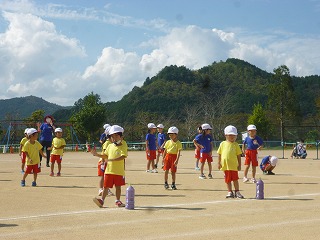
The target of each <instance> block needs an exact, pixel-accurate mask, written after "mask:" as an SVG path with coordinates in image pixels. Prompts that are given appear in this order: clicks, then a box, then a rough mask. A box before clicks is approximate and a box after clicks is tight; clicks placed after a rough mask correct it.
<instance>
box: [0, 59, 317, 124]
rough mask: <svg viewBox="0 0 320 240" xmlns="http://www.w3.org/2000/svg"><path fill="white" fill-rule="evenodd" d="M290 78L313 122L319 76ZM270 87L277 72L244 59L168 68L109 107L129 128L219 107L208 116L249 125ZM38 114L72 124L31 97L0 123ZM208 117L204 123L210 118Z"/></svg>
mask: <svg viewBox="0 0 320 240" xmlns="http://www.w3.org/2000/svg"><path fill="white" fill-rule="evenodd" d="M291 77H292V81H293V86H294V91H295V92H296V95H297V99H298V100H297V108H298V107H299V108H300V109H301V115H302V116H303V117H304V119H308V120H309V123H310V122H312V121H314V120H313V119H315V118H316V114H317V113H318V112H319V108H320V91H319V89H320V76H317V75H315V76H307V77H295V76H291ZM271 83H274V80H273V74H272V73H268V72H266V71H264V70H261V69H259V68H258V67H256V66H254V65H252V64H250V63H248V62H245V61H242V60H239V59H228V60H227V61H225V62H222V61H220V62H214V63H212V64H211V65H209V66H205V67H203V68H201V69H199V70H190V69H188V68H186V67H184V66H180V67H178V66H174V65H173V66H167V67H164V68H163V69H162V70H161V71H160V72H159V73H158V74H157V75H155V76H153V77H151V78H149V77H148V78H147V79H146V80H145V82H144V84H143V86H141V87H134V88H133V89H132V90H131V92H129V93H128V94H126V95H125V96H124V97H123V98H122V99H121V100H120V101H117V102H108V103H106V106H107V111H108V122H111V123H127V124H130V123H137V121H138V122H140V123H143V124H144V123H145V122H147V121H156V120H157V121H164V119H167V120H168V122H169V121H170V120H172V121H171V122H185V121H186V119H187V118H188V116H187V113H186V110H185V109H186V108H198V109H201V110H202V113H201V114H203V112H206V109H209V110H210V108H213V107H214V108H215V109H214V111H213V110H212V109H211V110H210V111H208V112H211V114H212V113H214V112H215V111H216V112H218V111H225V112H227V113H228V114H230V116H231V117H232V118H238V119H237V121H238V122H241V124H243V125H246V121H247V116H248V114H250V113H252V108H253V105H254V104H256V103H258V102H259V103H261V104H262V105H263V106H266V103H267V102H268V89H269V85H270V84H271ZM223 108H225V109H223ZM39 109H43V110H45V112H46V114H53V115H54V117H55V119H56V120H57V121H67V120H68V119H69V118H70V116H71V114H72V108H71V107H62V106H59V105H56V104H53V103H49V102H47V101H45V100H43V99H42V98H37V97H34V96H29V97H21V98H12V99H8V100H0V119H1V120H3V119H5V118H6V116H7V117H8V116H9V117H10V118H11V119H23V118H25V117H28V116H30V114H31V113H32V112H33V111H35V110H39ZM271 111H272V109H271ZM317 111H318V112H317ZM205 114H206V113H204V116H202V115H201V116H199V119H201V120H203V119H205V118H206V116H205ZM210 117H211V118H212V116H208V119H210ZM168 118H169V119H168ZM215 118H216V117H215Z"/></svg>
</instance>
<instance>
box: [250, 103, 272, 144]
mask: <svg viewBox="0 0 320 240" xmlns="http://www.w3.org/2000/svg"><path fill="white" fill-rule="evenodd" d="M250 124H254V125H256V127H257V129H258V131H259V136H261V137H262V138H264V139H268V137H269V135H270V126H271V125H270V122H269V120H268V118H267V114H266V112H265V111H264V110H263V107H262V104H260V103H257V104H254V106H253V111H252V115H250V116H249V118H248V125H250Z"/></svg>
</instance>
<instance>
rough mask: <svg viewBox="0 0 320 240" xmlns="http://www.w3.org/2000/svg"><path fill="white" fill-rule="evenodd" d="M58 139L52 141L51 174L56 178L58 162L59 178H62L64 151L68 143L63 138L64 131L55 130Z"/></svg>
mask: <svg viewBox="0 0 320 240" xmlns="http://www.w3.org/2000/svg"><path fill="white" fill-rule="evenodd" d="M54 132H55V134H56V137H55V138H53V139H52V145H51V155H50V162H51V173H50V176H51V177H53V176H54V172H53V171H54V164H55V162H57V164H58V172H57V177H60V176H61V162H62V156H63V149H64V147H65V146H66V141H65V140H64V138H62V129H61V128H56V129H55V130H54Z"/></svg>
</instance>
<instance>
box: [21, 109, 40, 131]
mask: <svg viewBox="0 0 320 240" xmlns="http://www.w3.org/2000/svg"><path fill="white" fill-rule="evenodd" d="M44 113H45V112H44V110H42V109H39V110H36V111H34V112H33V113H31V116H30V117H27V118H26V119H25V122H26V123H27V126H28V127H35V124H36V123H41V122H43V118H44Z"/></svg>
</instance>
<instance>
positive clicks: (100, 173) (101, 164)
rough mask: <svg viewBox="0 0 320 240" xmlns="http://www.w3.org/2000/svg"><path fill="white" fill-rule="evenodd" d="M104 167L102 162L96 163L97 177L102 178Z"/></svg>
mask: <svg viewBox="0 0 320 240" xmlns="http://www.w3.org/2000/svg"><path fill="white" fill-rule="evenodd" d="M105 167H106V164H105V163H103V162H99V163H98V176H100V177H102V176H103V175H104V169H105Z"/></svg>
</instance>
